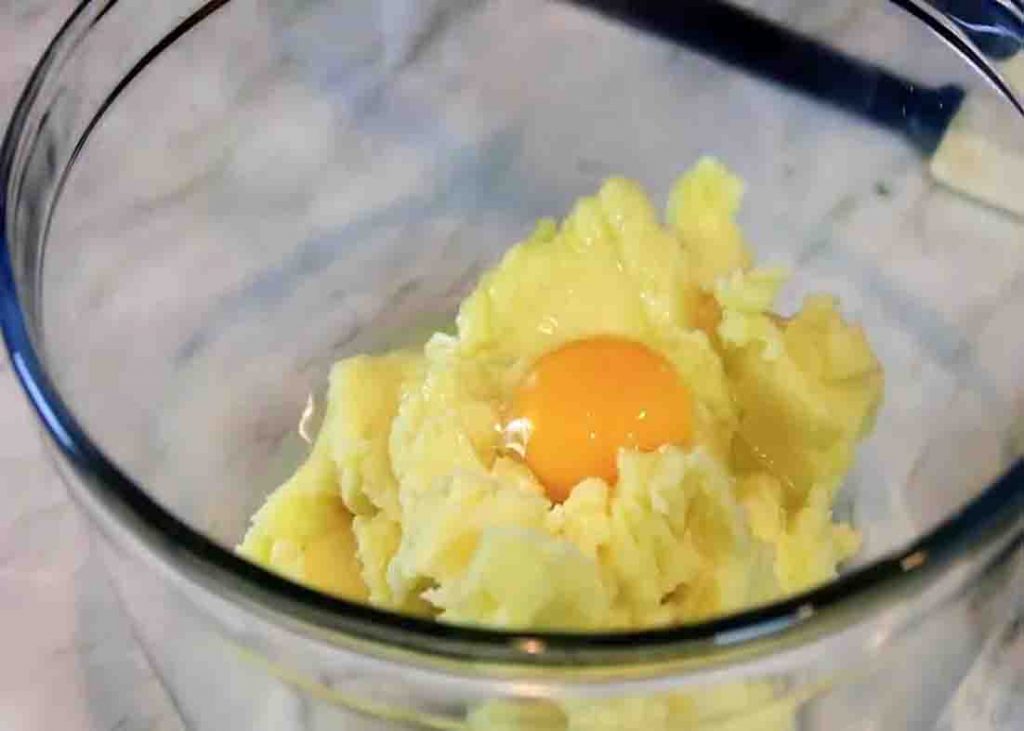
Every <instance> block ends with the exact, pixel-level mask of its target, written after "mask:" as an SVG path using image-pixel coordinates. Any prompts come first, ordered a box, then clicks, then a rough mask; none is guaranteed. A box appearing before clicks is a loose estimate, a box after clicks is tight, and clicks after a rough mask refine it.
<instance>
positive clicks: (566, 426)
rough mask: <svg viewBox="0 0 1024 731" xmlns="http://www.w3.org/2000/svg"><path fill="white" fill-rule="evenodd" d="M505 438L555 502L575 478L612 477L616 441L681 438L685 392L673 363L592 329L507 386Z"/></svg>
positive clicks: (643, 446)
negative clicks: (510, 392) (510, 396)
mask: <svg viewBox="0 0 1024 731" xmlns="http://www.w3.org/2000/svg"><path fill="white" fill-rule="evenodd" d="M505 432H506V443H507V446H508V448H509V450H510V451H513V452H515V453H517V454H519V455H520V456H521V457H522V458H523V459H524V460H525V461H526V464H527V465H528V466H529V467H530V469H531V470H533V473H534V474H535V475H536V476H537V478H538V479H539V480H540V481H541V482H542V483H543V484H544V487H545V489H546V490H547V493H548V496H549V497H550V498H551V499H552V500H553V501H555V502H562V501H564V500H565V499H566V498H567V497H569V493H570V492H572V488H573V487H575V486H576V485H577V484H578V483H579V482H580V480H583V479H584V478H587V477H600V478H602V479H604V480H605V482H607V483H608V484H609V485H614V484H615V483H616V481H617V478H618V470H617V468H616V459H617V457H618V453H619V450H620V449H622V448H627V449H634V450H638V451H651V450H655V449H657V448H659V447H661V446H662V445H665V444H683V445H685V444H689V442H690V440H691V437H692V432H693V399H692V397H691V395H690V391H689V390H688V389H687V387H686V386H685V385H684V384H683V383H682V381H681V380H680V378H679V375H678V373H676V371H675V369H674V368H673V367H672V366H671V365H670V364H669V363H668V362H667V361H666V360H665V359H664V358H663V357H662V356H660V355H658V354H657V353H655V352H654V351H653V350H651V349H650V348H648V347H646V346H644V345H641V344H640V343H637V342H633V341H631V340H626V339H623V338H617V337H595V338H589V339H586V340H578V341H575V342H572V343H569V344H567V345H564V346H562V347H560V348H558V349H557V350H554V351H552V352H550V353H547V354H546V355H544V356H542V357H541V358H540V359H539V360H538V361H537V362H536V363H535V364H534V365H533V367H532V368H531V370H530V371H529V373H528V374H527V376H526V378H525V379H524V380H523V382H522V384H521V385H520V387H519V389H518V390H517V392H516V394H515V398H514V401H513V403H512V414H511V418H510V419H509V421H508V422H507V424H506V427H505Z"/></svg>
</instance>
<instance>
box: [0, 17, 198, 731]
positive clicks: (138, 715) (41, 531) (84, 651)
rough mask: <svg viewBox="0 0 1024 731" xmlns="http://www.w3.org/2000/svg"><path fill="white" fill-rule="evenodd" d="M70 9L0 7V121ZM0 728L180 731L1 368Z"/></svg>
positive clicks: (0, 365)
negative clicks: (0, 658)
mask: <svg viewBox="0 0 1024 731" xmlns="http://www.w3.org/2000/svg"><path fill="white" fill-rule="evenodd" d="M74 5H75V3H74V2H71V1H70V0H0V118H2V119H4V120H5V121H6V119H7V117H8V115H9V114H10V111H11V109H12V107H13V106H14V102H15V99H16V98H17V95H18V93H19V92H20V89H21V86H22V84H24V82H25V79H26V78H27V77H28V74H29V73H30V71H31V69H32V66H33V65H34V64H35V62H36V60H37V59H38V58H39V56H40V54H42V52H43V49H44V48H45V46H46V43H47V42H48V41H49V39H50V38H51V37H52V36H53V34H54V33H56V31H57V29H58V28H59V27H60V24H61V23H62V22H63V20H64V18H65V17H66V15H67V13H68V12H69V11H70V9H71V8H72V7H73V6H74ZM0 490H2V494H3V504H4V509H3V510H2V511H0V645H2V646H3V655H2V660H0V728H3V729H10V731H36V730H37V729H38V730H42V729H47V730H48V729H67V730H68V731H78V730H82V731H94V730H95V731H107V730H108V729H109V730H111V731H181V729H182V728H183V727H182V725H181V723H180V721H179V720H178V716H177V714H176V713H175V711H174V708H173V706H172V705H171V703H170V701H169V699H168V697H167V695H166V693H165V692H164V690H163V688H162V686H161V685H160V683H159V681H158V680H157V679H156V677H155V676H154V674H153V672H152V671H151V670H150V667H149V664H148V662H147V660H146V658H145V656H144V654H143V652H142V650H141V649H140V648H139V646H138V644H137V643H136V642H135V640H134V638H133V637H132V634H131V629H130V628H129V626H128V623H127V620H126V618H125V616H124V614H123V612H122V611H121V609H120V607H119V606H118V605H117V602H116V600H115V598H114V596H113V593H112V592H111V590H110V584H109V581H108V579H107V576H106V574H105V573H104V570H103V567H102V566H101V565H100V564H99V561H98V558H97V557H96V555H95V554H94V552H93V551H92V550H91V547H90V538H89V534H88V531H87V529H86V526H85V525H84V523H83V520H82V518H81V517H80V516H79V515H78V513H77V512H76V511H75V509H74V507H73V506H72V505H71V504H70V502H69V501H68V498H67V495H66V494H65V492H64V488H63V487H62V485H61V484H60V481H59V479H58V477H57V475H56V473H55V472H54V471H53V469H52V467H51V466H50V465H49V464H48V463H47V461H46V459H45V455H44V452H43V448H42V444H41V440H40V435H39V432H38V430H37V428H36V426H35V424H34V422H33V418H32V415H31V413H30V411H29V408H28V406H27V404H26V403H25V400H24V397H23V395H22V392H21V389H20V388H19V387H18V385H17V383H16V381H15V379H14V376H13V375H12V373H11V370H10V367H9V365H8V363H7V361H6V359H3V360H2V361H0Z"/></svg>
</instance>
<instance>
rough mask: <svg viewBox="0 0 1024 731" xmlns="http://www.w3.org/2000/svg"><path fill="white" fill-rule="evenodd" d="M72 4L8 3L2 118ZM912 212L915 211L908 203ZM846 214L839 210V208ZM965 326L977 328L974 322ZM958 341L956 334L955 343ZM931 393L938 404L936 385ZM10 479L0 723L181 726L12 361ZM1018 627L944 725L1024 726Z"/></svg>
mask: <svg viewBox="0 0 1024 731" xmlns="http://www.w3.org/2000/svg"><path fill="white" fill-rule="evenodd" d="M775 4H777V5H779V7H782V6H785V5H786V3H785V2H778V3H775ZM73 5H74V3H73V2H71V0H0V119H2V118H4V117H6V115H7V114H8V113H9V111H10V109H11V107H12V105H13V103H14V99H15V97H16V94H17V93H18V90H19V89H20V87H21V84H22V83H23V82H24V79H25V78H26V76H27V74H28V73H29V71H30V70H31V67H32V65H33V64H34V63H35V61H36V59H37V58H38V56H39V54H40V53H41V52H42V50H43V48H44V46H45V44H46V42H47V41H48V39H49V38H50V37H51V36H52V34H53V33H54V32H55V31H56V29H57V28H58V27H59V25H60V23H61V21H62V20H63V18H64V16H65V15H66V14H67V12H68V11H69V10H70V8H71V7H72V6H73ZM409 7H412V5H409ZM812 20H813V19H812ZM819 20H821V22H825V21H827V20H829V19H827V18H826V19H819ZM860 40H863V39H860ZM879 42H881V41H879ZM859 50H868V51H869V50H870V49H859ZM492 101H493V100H492ZM769 131H770V130H769ZM780 134H781V133H780ZM243 159H245V160H247V161H248V160H249V158H248V157H245V158H243ZM250 162H251V161H250ZM754 172H755V173H756V171H754ZM872 174H874V173H873V172H872ZM893 179H894V180H895V181H896V182H897V183H899V184H900V185H899V186H898V187H900V188H904V189H907V190H909V191H910V192H909V193H906V195H907V196H908V199H909V198H913V199H914V200H915V201H916V198H917V197H923V194H922V195H921V196H917V195H916V193H915V191H916V190H917V189H916V188H914V186H915V185H917V184H918V182H919V181H918V180H917V178H915V177H914V176H913V175H909V174H908V175H904V176H903V177H900V175H899V174H894V175H893ZM264 182H265V181H264ZM869 183H870V181H869V182H868V183H865V185H866V186H868V187H870V186H869ZM862 187H864V186H862ZM879 195H880V194H879ZM886 196H888V193H887V194H886ZM896 196H897V198H899V192H897V194H896ZM915 196H916V197H915ZM870 200H872V199H871V198H870V196H869V197H868V202H869V203H870ZM337 206H338V201H337V200H332V201H330V205H329V206H328V205H327V204H324V207H325V208H326V209H328V210H329V212H330V213H332V214H336V213H337V210H336V209H337ZM848 207H853V208H855V206H848ZM908 210H910V211H912V210H916V209H912V207H911V206H910V205H909V204H908ZM854 213H855V215H853V216H850V215H846V214H844V215H845V216H846V218H848V219H850V220H848V221H846V222H845V224H844V225H845V226H846V228H845V229H844V231H846V234H847V236H848V237H849V238H850V239H857V240H861V241H866V242H871V241H872V240H873V237H872V236H871V233H872V231H873V230H874V229H872V228H871V226H872V224H873V220H872V218H871V215H872V207H871V205H865V206H862V207H861V208H860V209H858V210H857V211H855V212H854ZM847 214H849V211H847ZM909 215H910V214H908V216H909ZM835 217H836V218H839V217H840V215H839V213H838V212H837V213H836V216H835ZM940 220H941V219H940ZM802 223H803V222H802V221H799V220H798V221H794V222H790V226H788V227H786V229H785V231H780V232H779V233H778V235H779V236H783V235H785V236H792V235H795V234H797V233H799V232H800V231H801V228H800V226H801V225H802ZM947 223H948V221H947ZM954 223H955V222H954ZM807 225H808V227H810V224H809V223H808V224H807ZM876 228H877V227H876ZM765 233H766V235H769V233H768V232H765ZM978 235H979V240H978V241H974V242H972V246H970V247H968V246H964V247H962V253H963V257H962V258H963V261H964V266H965V267H968V266H969V265H970V263H971V262H972V261H973V260H974V259H975V258H976V256H977V253H976V252H977V249H978V246H979V245H984V244H986V242H987V240H986V239H985V238H984V237H983V236H981V235H980V233H979V234H978ZM936 238H937V236H936ZM947 238H949V237H948V236H947ZM997 238H998V239H999V240H1000V241H1005V240H1006V238H1005V237H1002V238H1000V237H997V236H995V235H993V236H992V237H991V239H992V241H991V242H987V243H990V244H993V246H994V242H995V240H996V239H997ZM881 241H884V240H881ZM979 241H980V244H979ZM880 245H881V244H880ZM956 251H957V252H960V251H961V249H959V248H958V249H956ZM1012 258H1015V257H1012ZM888 261H889V263H891V264H892V265H893V266H892V271H890V272H887V274H888V275H889V276H890V277H891V278H892V279H893V281H895V282H896V283H897V284H898V285H899V287H896V289H897V290H899V289H900V288H903V289H910V290H914V288H915V287H920V288H922V289H927V288H928V286H929V285H930V284H932V283H933V282H932V281H931V280H930V279H928V274H929V272H927V271H924V270H923V269H922V267H921V266H920V257H916V256H914V257H910V256H908V257H907V259H906V262H904V261H903V260H900V259H899V258H898V257H897V256H894V255H892V254H890V255H889V260H888ZM854 263H856V262H854ZM839 264H840V265H844V262H842V261H840V262H839ZM904 264H906V265H905V266H904ZM845 265H849V263H848V262H846V263H845ZM968 271H970V270H968ZM825 273H826V275H827V273H828V272H827V271H826V272H825ZM1011 273H1012V272H1010V271H1009V270H1008V271H1007V276H1009V275H1010V274H1011ZM817 274H818V275H820V274H821V273H820V272H819V273H817ZM947 294H949V295H950V296H947V297H945V298H943V299H942V300H941V302H940V303H939V304H940V305H942V306H944V307H946V308H947V309H948V312H946V311H945V310H940V314H945V315H948V316H949V319H951V320H955V319H957V318H956V317H954V316H955V315H960V314H962V313H963V312H967V313H970V312H972V311H973V310H972V309H971V307H970V306H969V305H972V304H974V303H973V300H971V301H969V302H966V304H965V302H964V301H962V300H969V299H970V298H972V297H977V298H979V299H980V298H981V296H982V295H984V294H985V293H977V292H974V291H973V290H971V288H970V287H961V288H959V289H958V290H957V291H955V292H952V293H947ZM883 304H884V303H883ZM888 304H889V305H890V306H891V307H894V306H898V305H900V304H901V303H900V301H898V300H897V301H895V304H894V303H893V302H889V303H888ZM956 324H958V325H961V326H963V327H964V328H965V329H966V328H968V327H969V325H970V324H971V323H970V322H960V321H959V320H957V321H956ZM1005 331H1006V330H1005V329H998V330H994V332H996V333H997V334H1000V333H1003V332H1005ZM940 344H941V342H940ZM956 345H957V343H956V342H952V343H951V344H950V345H949V348H950V349H951V350H955V346H956ZM1016 362H1019V361H1016ZM1013 380H1014V381H1016V378H1014V379H1013ZM929 395H930V396H932V397H933V400H935V399H934V396H935V394H934V393H932V394H929ZM908 411H910V410H909V409H908ZM891 414H892V410H890V416H891ZM918 416H919V414H918ZM887 424H888V428H890V429H892V430H898V429H900V428H901V425H900V423H899V421H898V420H895V421H894V420H893V419H892V418H890V419H889V420H888V422H887ZM0 485H2V488H0V489H3V491H4V492H3V494H4V495H5V496H6V498H7V501H6V502H7V505H6V510H4V511H2V513H0V628H2V629H0V640H3V643H2V645H0V646H2V648H3V655H2V657H3V660H2V661H0V729H30V730H33V729H71V730H74V729H88V730H92V729H101V730H103V729H122V730H123V729H160V730H161V731H163V730H165V729H166V730H168V731H170V730H172V729H173V730H178V729H181V724H180V722H179V721H178V720H177V718H176V715H175V713H174V710H173V707H172V706H171V704H170V702H169V700H168V698H167V696H166V694H165V693H164V692H163V689H162V687H161V686H160V684H159V681H158V680H157V679H156V678H155V676H154V675H153V673H152V672H151V670H150V668H149V666H148V664H147V661H146V659H145V657H144V655H143V653H142V651H141V650H140V649H139V647H138V645H137V644H136V643H135V642H134V640H133V638H132V636H131V631H130V629H129V628H128V626H127V621H126V619H125V618H124V615H123V614H122V613H121V611H120V609H119V607H118V606H117V604H116V601H115V600H114V599H113V596H112V593H111V591H110V587H109V583H108V581H107V579H106V576H105V574H104V573H103V570H102V567H100V566H99V563H98V561H97V560H96V558H95V555H94V553H93V552H92V551H91V550H90V546H89V540H88V535H87V531H86V529H85V526H84V525H83V524H82V521H81V519H80V518H79V517H78V515H77V514H76V513H75V511H74V510H73V508H72V506H71V505H70V504H69V503H68V501H67V499H66V497H65V494H64V491H63V488H62V487H61V485H60V484H59V481H58V479H57V478H56V476H55V474H54V473H53V471H52V470H51V469H50V467H49V465H47V464H46V462H45V459H44V455H43V452H42V449H41V445H40V441H39V437H38V434H37V430H36V429H35V427H34V425H33V420H32V417H31V414H30V413H29V410H28V408H27V406H26V405H25V404H24V400H23V398H22V395H21V393H20V389H19V388H18V387H17V385H16V383H15V382H14V379H13V377H12V376H11V373H10V370H9V368H8V367H7V364H6V362H5V361H0ZM869 522H870V521H869ZM876 542H877V541H876ZM1013 629H1014V628H1010V629H1007V630H1006V631H1004V632H1002V633H999V634H997V635H995V639H994V640H993V643H992V644H991V646H990V648H989V652H988V654H987V655H986V658H985V659H983V660H982V662H980V663H979V664H978V666H977V667H976V669H975V670H974V671H972V673H971V674H970V675H969V676H968V679H967V682H966V683H965V684H964V692H963V693H962V694H960V695H959V696H958V697H957V698H956V699H955V700H954V701H953V702H951V703H950V705H949V711H948V712H947V714H946V717H945V719H944V722H943V723H944V724H946V725H944V726H943V727H942V728H943V729H944V730H945V729H958V730H960V729H974V728H979V727H980V726H978V725H976V724H975V722H976V721H977V720H978V719H979V718H980V716H979V714H981V713H984V714H985V718H986V719H990V720H991V722H990V723H989V725H988V726H985V727H984V728H990V729H1010V728H1021V727H1024V723H1021V722H1020V718H1021V715H1022V714H1024V709H1022V708H1021V706H1022V705H1024V702H1022V699H1021V693H1020V691H1019V690H1017V689H1016V687H1015V681H1016V680H1018V679H1019V678H1020V677H1021V676H1024V641H1020V640H1019V638H1020V633H1019V632H1014V631H1013ZM989 661H991V662H989ZM1018 682H1019V681H1018ZM993 689H995V692H992V691H993ZM1014 719H1016V721H1015V720H1014Z"/></svg>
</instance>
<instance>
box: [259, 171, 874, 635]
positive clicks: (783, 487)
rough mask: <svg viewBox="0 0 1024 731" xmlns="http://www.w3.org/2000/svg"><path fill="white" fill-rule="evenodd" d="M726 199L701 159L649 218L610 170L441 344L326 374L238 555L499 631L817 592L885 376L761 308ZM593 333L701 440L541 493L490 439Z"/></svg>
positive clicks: (843, 548) (537, 234) (628, 624)
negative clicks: (849, 475)
mask: <svg viewBox="0 0 1024 731" xmlns="http://www.w3.org/2000/svg"><path fill="white" fill-rule="evenodd" d="M741 193H742V183H741V182H740V181H739V180H738V179H737V178H736V177H734V176H733V175H732V174H730V173H729V172H728V171H727V170H726V169H725V168H724V167H723V166H722V165H721V164H719V163H718V162H716V161H714V160H711V159H704V160H702V161H700V162H699V163H698V164H697V165H696V166H695V167H694V168H693V169H692V170H690V171H689V172H688V173H687V174H686V175H684V176H683V177H682V178H681V179H680V180H679V182H678V183H677V184H676V185H675V187H674V189H673V191H672V193H671V195H670V198H669V205H668V209H667V215H666V219H667V220H666V222H665V223H663V222H662V221H661V220H660V219H659V216H658V215H657V213H656V211H655V209H654V208H653V206H652V205H651V203H650V201H649V199H648V197H647V195H646V194H645V193H644V191H643V190H642V189H641V188H640V186H639V185H637V184H636V183H634V182H631V181H629V180H625V179H620V178H614V179H611V180H609V181H607V182H606V183H605V184H604V185H603V186H602V187H601V189H600V190H599V192H598V193H597V195H596V196H594V197H589V198H584V199H582V200H580V201H579V202H578V203H577V204H576V206H575V207H574V209H573V210H572V212H571V213H570V214H569V215H568V217H567V218H566V219H565V220H564V221H562V222H561V223H560V224H557V223H556V222H554V221H551V220H543V221H541V222H540V223H539V224H538V225H537V227H536V229H535V230H534V232H533V233H532V234H531V235H530V236H529V237H528V238H527V239H526V240H525V241H523V242H522V243H519V244H517V245H516V246H514V247H512V248H511V249H510V250H509V251H508V252H507V253H506V254H505V256H504V258H503V260H502V261H501V262H500V263H499V264H498V265H497V266H496V267H495V268H494V269H492V270H491V271H490V272H488V273H487V274H485V275H484V276H483V277H482V278H481V280H480V282H479V284H478V285H477V287H476V289H475V290H474V291H473V292H472V293H471V294H470V295H469V296H468V297H467V298H466V299H465V301H464V302H463V303H462V306H461V307H460V309H459V313H458V317H457V321H456V325H457V328H456V334H455V335H444V334H436V335H434V336H433V337H432V338H430V340H429V341H428V342H427V343H426V344H425V346H424V347H423V348H422V349H421V350H417V351H415V352H394V353H388V354H384V355H375V356H368V355H360V356H356V357H353V358H349V359H347V360H344V361H341V362H340V363H337V364H336V365H335V366H334V368H333V369H332V371H331V374H330V389H329V398H328V401H329V407H328V411H327V413H326V415H325V419H324V424H323V427H322V429H321V431H320V434H319V436H318V438H317V441H316V443H315V445H314V447H313V449H312V452H311V454H310V456H309V458H308V461H307V462H306V464H304V465H303V466H302V467H301V468H300V469H299V470H298V472H296V474H295V475H294V476H293V477H292V478H291V479H290V480H289V481H288V482H287V483H285V484H284V485H283V486H282V487H280V488H279V489H278V490H277V491H276V492H275V493H274V494H273V495H271V497H270V498H269V499H268V501H267V503H266V505H264V507H263V508H262V509H261V510H260V511H259V512H258V513H257V514H256V515H255V516H254V518H253V521H252V527H251V528H250V530H249V532H248V534H247V535H246V536H245V539H244V541H243V542H242V544H241V546H240V547H239V552H240V553H241V554H242V555H244V556H247V557H249V558H251V559H252V560H254V561H256V562H258V563H260V564H262V565H264V566H267V567H269V568H271V569H273V570H276V571H278V572H280V573H282V574H284V575H286V576H288V577H290V578H293V579H295V580H296V581H300V582H303V583H306V584H309V585H312V586H315V587H317V588H320V589H322V590H324V591H327V592H331V593H334V594H337V595H340V596H344V597H347V598H351V599H356V600H359V601H369V602H370V603H372V604H374V605H377V606H380V607H385V608H389V609H394V610H398V611H403V612H412V613H415V614H418V615H423V616H429V617H435V618H437V619H439V620H442V621H448V622H459V623H466V624H477V625H488V626H494V627H503V628H535V629H584V630H602V629H612V628H641V627H653V626H659V625H666V624H672V623H679V622H687V621H694V620H699V619H701V618H705V617H709V616H712V615H716V614H721V613H724V612H730V611H733V610H736V609H740V608H742V607H745V606H748V605H751V604H754V603H757V602H763V601H768V600H771V599H773V598H777V597H780V596H783V595H785V594H788V593H792V592H796V591H799V590H801V589H804V588H807V587H810V586H813V585H815V584H819V583H821V582H824V581H827V580H829V579H830V578H832V577H833V576H834V575H835V573H836V568H837V565H838V564H840V563H841V562H842V561H843V560H844V559H846V558H848V557H849V556H850V555H851V554H853V553H854V552H855V551H856V550H857V548H858V543H859V538H858V535H857V533H856V532H855V531H854V530H853V529H852V528H851V527H850V526H848V525H844V524H842V523H837V522H835V521H834V520H833V518H832V515H831V508H832V501H833V498H834V495H835V492H836V490H837V488H838V486H839V485H840V483H841V482H842V480H843V477H844V475H845V473H846V472H847V470H848V469H849V467H850V465H851V462H852V460H853V456H854V449H855V445H856V443H857V441H858V440H859V439H860V438H861V437H863V436H864V435H865V433H866V432H867V431H868V430H869V429H870V427H871V423H872V420H873V417H874V413H875V411H876V409H877V407H878V404H879V402H880V399H881V394H882V372H881V369H880V367H879V364H878V361H877V360H876V358H875V356H874V354H873V353H872V351H871V348H870V347H869V345H868V342H867V340H866V338H865V337H864V334H863V332H862V331H861V330H860V328H859V327H857V326H853V325H850V324H847V323H845V322H844V321H843V319H842V318H841V316H840V314H839V311H838V308H837V303H836V302H835V300H833V299H832V298H830V297H828V296H824V295H818V296H813V297H810V298H808V299H807V300H806V302H805V304H804V306H803V308H802V309H801V310H800V311H799V312H797V313H796V314H795V315H794V316H792V317H790V318H782V317H780V316H779V315H777V314H775V313H774V312H773V309H772V308H773V305H774V301H775V297H776V294H777V292H778V291H779V289H780V287H781V286H782V285H783V283H784V281H785V273H784V272H782V271H779V270H776V269H759V268H755V267H754V265H753V262H752V257H751V254H750V251H749V250H748V248H747V245H746V243H745V242H744V239H743V235H742V233H741V231H740V229H739V228H738V226H737V224H736V222H735V219H734V216H735V213H736V210H737V208H738V206H739V203H740V198H741ZM595 337H615V338H621V339H623V340H628V341H629V342H632V343H639V344H642V345H643V346H644V347H645V348H647V349H649V351H651V352H653V353H656V354H657V355H658V356H660V357H661V358H663V359H664V361H665V362H666V363H668V364H669V365H670V367H671V368H672V369H673V370H674V372H675V373H676V374H677V375H678V378H679V379H680V381H681V382H682V383H683V384H685V386H686V388H687V389H688V393H689V394H690V395H691V396H692V438H690V439H689V440H688V443H673V444H664V445H662V446H660V447H658V448H656V449H649V450H638V449H625V448H624V449H621V450H620V451H618V454H617V459H616V462H615V465H616V470H615V474H616V478H615V479H614V481H610V480H609V479H604V478H602V477H598V476H593V477H587V478H585V479H582V480H580V481H579V483H578V484H576V485H575V487H574V488H573V489H572V491H571V493H570V494H569V496H568V498H567V499H565V500H564V501H557V500H552V499H551V497H549V494H550V493H549V491H547V490H546V489H545V486H544V484H543V483H542V480H540V479H538V477H537V476H535V474H534V471H533V470H531V469H530V467H529V462H528V461H525V462H524V460H523V459H520V458H518V457H517V455H516V454H515V453H512V452H510V450H509V449H507V445H506V444H505V442H504V441H503V425H504V424H505V422H506V421H507V414H508V409H509V404H511V403H512V402H513V401H514V399H515V394H516V389H517V388H518V387H519V384H520V383H521V382H522V381H523V379H524V378H525V377H526V375H527V374H528V373H529V371H530V368H531V367H532V365H533V364H535V363H536V362H537V361H538V359H540V358H542V357H543V356H544V355H545V354H547V353H551V352H553V351H554V350H556V349H558V348H560V347H562V346H564V345H566V344H567V343H573V342H579V341H586V340H587V339H588V338H595ZM627 376H628V374H627ZM626 381H628V378H626V379H624V380H623V383H625V382H626Z"/></svg>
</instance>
